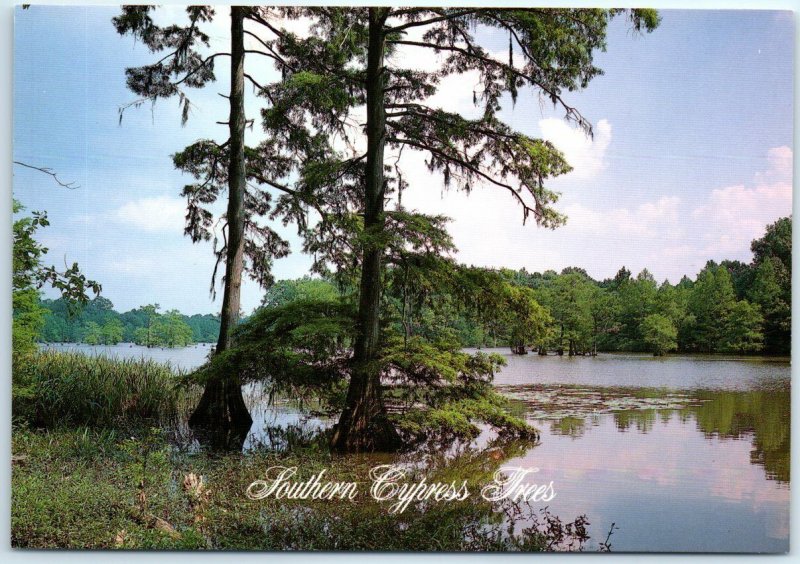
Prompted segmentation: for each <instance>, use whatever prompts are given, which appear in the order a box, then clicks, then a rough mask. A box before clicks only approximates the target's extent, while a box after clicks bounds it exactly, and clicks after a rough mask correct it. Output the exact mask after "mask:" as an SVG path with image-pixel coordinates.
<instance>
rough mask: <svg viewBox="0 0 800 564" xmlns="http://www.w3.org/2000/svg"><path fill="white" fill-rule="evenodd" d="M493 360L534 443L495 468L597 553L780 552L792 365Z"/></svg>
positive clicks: (680, 359)
mask: <svg viewBox="0 0 800 564" xmlns="http://www.w3.org/2000/svg"><path fill="white" fill-rule="evenodd" d="M48 348H55V349H60V350H78V351H81V352H84V353H86V354H106V355H109V356H117V357H124V358H132V357H133V358H137V357H146V358H153V359H155V360H159V361H163V362H167V361H168V362H170V363H171V364H172V366H175V367H177V368H181V369H185V370H188V369H191V368H193V367H195V366H198V365H200V364H202V362H203V361H204V359H205V357H206V355H207V354H208V351H209V347H208V346H197V347H189V348H186V349H179V350H169V349H147V348H144V347H137V346H135V345H133V346H131V345H127V344H126V345H117V346H114V347H99V346H98V347H90V346H85V345H55V346H50V347H48ZM492 352H498V353H500V354H503V355H504V356H505V358H506V360H507V362H508V365H507V366H506V367H505V368H503V370H502V371H501V372H500V373H499V374H498V375H497V377H496V379H495V383H496V385H497V386H498V387H499V388H500V390H501V391H502V392H503V393H504V394H506V395H508V396H509V397H510V398H512V406H513V409H514V410H515V412H517V413H519V414H520V415H523V416H524V417H526V418H527V419H528V420H529V421H530V422H531V423H532V424H533V425H535V426H536V427H537V428H538V429H539V430H540V432H541V440H540V442H539V444H537V445H535V446H533V447H532V448H530V449H528V450H527V451H526V452H525V453H524V454H523V455H522V456H519V457H517V458H514V459H511V460H508V461H507V462H506V463H504V466H520V467H525V468H534V467H535V468H538V469H539V471H538V472H537V473H536V474H534V475H533V476H532V477H531V480H532V481H533V482H535V483H547V482H549V481H551V480H552V481H553V486H554V490H555V491H556V497H555V498H554V499H553V500H552V501H550V502H549V503H548V505H549V507H550V510H551V511H552V512H553V513H555V514H557V515H559V516H560V517H561V518H562V520H564V521H571V520H572V519H574V518H575V517H577V516H578V515H580V514H586V515H587V517H588V518H589V521H590V523H591V526H590V527H589V532H590V534H591V536H592V545H593V546H595V547H596V543H597V542H598V541H602V540H604V539H605V536H606V534H607V532H608V531H609V528H610V527H611V525H612V523H614V524H615V526H616V527H618V529H617V530H615V531H614V534H613V536H612V537H611V545H612V548H613V550H614V551H618V552H625V551H670V552H680V551H709V552H739V551H743V552H781V551H786V550H788V548H789V540H788V538H789V500H790V483H789V482H790V480H789V461H790V457H789V443H790V427H789V423H790V364H789V360H788V359H774V358H757V357H724V356H669V357H666V358H653V357H652V356H649V355H638V354H601V355H599V356H597V357H594V358H592V357H577V358H568V357H557V356H547V357H539V356H537V355H526V356H513V355H511V354H509V352H508V350H507V349H492ZM253 411H254V421H255V422H254V424H253V428H252V429H251V436H250V438H249V439H248V442H247V443H246V445H245V447H246V448H247V447H248V446H251V445H254V444H257V443H259V442H261V443H264V442H266V443H269V442H270V441H274V438H272V437H271V436H268V435H269V434H271V433H273V432H274V428H275V427H276V426H281V425H286V424H304V425H307V426H311V427H323V426H325V425H326V424H328V423H329V422H326V421H320V420H317V419H312V418H307V417H303V416H301V415H300V414H299V413H298V412H297V411H296V410H293V409H292V408H291V407H290V406H289V405H287V404H285V403H284V404H279V405H278V406H276V407H274V408H269V409H264V408H262V409H254V410H253ZM479 440H481V439H479ZM592 545H590V546H589V548H590V549H591V548H592Z"/></svg>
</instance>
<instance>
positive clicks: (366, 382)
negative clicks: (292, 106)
mask: <svg viewBox="0 0 800 564" xmlns="http://www.w3.org/2000/svg"><path fill="white" fill-rule="evenodd" d="M387 13H388V10H387V9H386V8H370V9H369V51H368V55H367V76H366V94H367V162H366V178H365V182H364V230H365V232H366V233H367V234H368V235H373V237H369V238H368V242H367V243H365V245H364V249H363V262H362V267H361V288H360V289H361V293H360V298H359V304H358V319H357V324H358V325H357V329H358V335H357V337H356V342H355V346H354V351H353V353H354V355H353V356H354V358H353V361H354V362H353V370H352V374H351V376H350V387H349V388H348V390H347V401H346V404H345V408H344V411H343V412H342V415H341V417H340V418H339V422H338V423H337V425H336V427H335V428H334V431H333V436H332V439H331V446H332V447H333V448H334V449H335V450H339V451H346V452H359V451H373V450H383V451H388V450H396V449H397V448H399V446H400V444H401V443H400V437H399V435H398V434H397V431H396V430H395V429H394V427H393V426H392V425H391V423H390V422H389V420H388V419H387V417H386V409H385V406H384V404H383V399H382V395H381V382H380V373H379V370H378V366H377V365H376V363H375V359H376V356H377V353H378V350H379V349H378V346H379V337H380V300H381V274H382V267H381V258H382V255H383V247H382V246H381V245H380V244H379V243H377V242H376V241H375V237H374V236H375V235H379V234H381V233H382V232H383V230H384V226H385V220H384V215H383V199H384V192H385V180H384V175H383V152H384V145H385V143H386V115H385V106H384V104H385V101H384V92H383V89H384V83H385V81H386V78H385V75H384V69H383V58H384V51H385V47H386V44H385V41H386V37H385V35H384V29H383V26H384V22H385V21H386V16H387Z"/></svg>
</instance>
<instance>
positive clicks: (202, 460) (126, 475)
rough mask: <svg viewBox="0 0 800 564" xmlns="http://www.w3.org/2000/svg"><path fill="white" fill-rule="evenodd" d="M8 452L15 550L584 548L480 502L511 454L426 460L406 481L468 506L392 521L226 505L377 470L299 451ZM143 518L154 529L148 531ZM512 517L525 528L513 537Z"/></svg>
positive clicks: (575, 536)
mask: <svg viewBox="0 0 800 564" xmlns="http://www.w3.org/2000/svg"><path fill="white" fill-rule="evenodd" d="M12 448H13V452H14V455H15V456H19V457H24V459H25V463H24V464H20V465H18V466H15V467H14V471H13V473H12V487H11V496H12V499H11V545H12V546H13V547H14V548H18V549H54V548H70V549H123V550H137V549H161V550H187V549H211V550H265V551H278V550H339V551H341V550H358V551H365V550H370V551H379V550H382V551H386V550H392V551H402V550H417V551H466V552H475V551H488V550H492V551H495V550H497V551H528V552H530V551H547V550H570V549H571V550H580V549H581V547H583V546H584V544H585V543H586V542H587V541H588V540H589V537H588V535H587V534H586V525H587V519H586V518H585V517H579V518H578V519H576V521H574V522H565V521H562V520H559V519H558V518H557V517H556V516H554V515H550V514H548V513H546V512H537V511H536V509H535V508H533V507H531V506H529V505H527V504H525V503H513V504H512V503H509V502H507V501H506V502H502V503H491V502H487V501H485V500H483V499H482V498H481V497H480V495H479V493H478V492H479V491H480V488H481V487H483V486H484V485H485V484H487V483H488V482H489V481H490V480H491V479H492V476H493V474H494V472H495V471H497V469H498V468H499V467H500V466H502V464H503V463H504V462H505V461H507V460H509V459H510V458H512V457H514V456H519V455H520V454H521V449H520V448H519V447H517V446H516V445H514V444H510V443H501V444H499V445H492V446H491V448H490V449H489V450H480V449H468V450H465V451H464V452H462V453H461V454H459V455H458V456H457V457H456V458H445V457H444V456H441V455H434V456H432V457H427V459H426V466H425V469H424V471H419V472H416V471H414V470H410V472H411V474H410V475H409V476H408V480H409V481H410V482H416V481H419V480H420V479H421V478H422V477H423V476H424V477H425V479H426V481H429V482H441V483H448V484H449V483H451V482H453V483H455V484H461V483H462V482H463V481H466V482H467V484H468V487H469V489H470V492H471V494H472V495H471V496H470V497H469V498H467V499H466V500H463V501H453V502H439V503H431V502H425V501H421V502H417V501H415V502H412V503H411V504H410V505H409V507H408V508H407V509H406V511H404V512H403V513H398V514H393V513H390V512H389V511H388V506H387V503H385V502H383V503H382V502H377V501H375V500H373V499H372V498H371V497H370V496H369V495H368V493H367V492H366V491H365V490H364V488H363V487H361V489H360V496H359V498H358V500H357V502H354V503H349V502H348V503H330V502H329V501H313V500H312V501H310V500H288V499H281V500H275V499H271V498H270V499H265V500H261V501H258V502H247V503H239V504H236V507H233V508H232V505H231V500H233V499H239V498H241V497H242V495H243V490H244V488H246V485H247V484H249V483H251V482H252V481H253V480H256V479H259V478H263V472H264V469H265V468H269V467H270V466H276V465H281V466H286V467H293V466H296V467H298V469H299V474H298V476H297V478H298V480H307V479H308V478H310V477H311V475H312V474H317V473H319V472H320V471H321V470H323V469H325V471H326V479H329V480H333V481H345V482H350V481H356V482H361V483H362V484H363V481H364V477H365V476H367V475H368V472H369V470H370V468H371V466H372V465H374V463H375V462H374V459H373V458H367V457H331V456H330V455H329V454H328V453H325V452H320V451H313V450H302V449H299V450H297V451H292V452H289V453H281V454H276V453H274V452H267V451H255V452H251V453H248V454H246V455H244V454H241V453H235V454H229V455H226V456H220V455H219V454H210V453H206V452H202V451H201V452H198V453H192V454H185V453H180V452H178V451H176V450H174V449H170V448H169V447H168V446H167V445H166V444H165V443H164V441H163V437H160V436H159V435H158V434H154V433H152V432H151V431H150V430H149V429H146V428H145V429H140V430H139V429H137V430H133V431H132V432H130V433H126V434H124V435H123V434H115V433H113V432H108V431H103V430H97V429H64V428H59V429H54V430H46V431H43V432H33V431H29V430H25V429H19V430H17V431H16V432H15V433H14V437H13V447H12ZM423 472H424V474H423ZM190 474H193V475H194V476H202V480H203V482H202V483H203V489H202V494H203V495H202V497H200V498H198V496H196V495H194V492H195V491H196V490H191V489H188V488H184V487H182V484H183V483H184V480H185V479H186V478H187V477H188V476H189V475H190ZM64 476H68V477H69V479H64ZM176 486H177V487H176ZM142 494H144V502H145V504H144V506H145V511H144V512H142V511H141V505H142ZM198 499H201V500H202V502H201V503H198V502H197V500H198ZM143 513H144V515H148V514H149V515H152V516H158V518H159V519H161V521H155V520H154V519H143V518H142V517H143ZM508 515H513V516H514V517H515V519H517V520H518V521H519V523H520V524H519V525H518V526H516V527H515V526H513V525H511V524H510V523H509V522H508V520H507V516H508ZM523 523H524V525H523Z"/></svg>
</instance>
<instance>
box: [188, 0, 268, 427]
mask: <svg viewBox="0 0 800 564" xmlns="http://www.w3.org/2000/svg"><path fill="white" fill-rule="evenodd" d="M245 9H246V8H244V7H241V6H232V7H231V92H230V119H229V128H230V142H229V146H230V163H229V165H228V212H227V221H228V242H227V244H228V246H227V256H226V260H225V288H224V291H223V298H222V313H221V323H220V329H219V338H218V340H217V348H216V352H215V354H219V353H221V352H222V351H224V350H226V349H228V348H229V347H230V344H231V343H230V334H231V331H232V330H233V328H234V327H236V325H237V323H238V322H239V308H240V302H241V288H242V271H243V267H244V191H245V161H244V128H245V115H244V10H245ZM252 422H253V420H252V418H251V417H250V413H249V411H248V410H247V406H246V405H245V403H244V397H243V396H242V386H241V382H240V380H239V376H238V374H230V375H228V376H227V377H225V378H223V379H213V380H210V381H209V382H207V383H206V387H205V389H204V390H203V396H202V397H201V398H200V403H199V404H198V405H197V408H195V410H194V413H192V416H191V418H190V419H189V425H190V426H192V427H201V428H206V429H208V430H213V431H230V430H234V429H235V430H241V429H243V430H244V431H245V432H246V431H247V430H248V429H249V428H250V425H251V424H252Z"/></svg>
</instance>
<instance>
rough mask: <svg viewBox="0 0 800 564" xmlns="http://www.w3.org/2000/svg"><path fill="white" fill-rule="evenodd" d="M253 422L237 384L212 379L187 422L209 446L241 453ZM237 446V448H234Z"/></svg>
mask: <svg viewBox="0 0 800 564" xmlns="http://www.w3.org/2000/svg"><path fill="white" fill-rule="evenodd" d="M252 424H253V418H252V417H251V416H250V411H249V410H248V409H247V405H245V403H244V397H242V387H241V385H240V384H239V382H238V380H234V379H231V378H227V379H224V380H223V379H211V380H209V381H208V382H206V386H205V389H204V390H203V395H202V397H201V398H200V402H199V403H198V405H197V407H196V408H195V410H194V413H192V416H191V417H190V418H189V427H191V428H192V430H193V431H195V433H196V434H197V435H198V437H199V438H201V442H204V441H202V438H206V439H207V442H209V444H210V446H212V447H214V448H217V449H219V448H224V449H233V450H241V448H242V444H243V443H244V438H245V437H246V436H247V432H248V431H249V429H250V426H251V425H252ZM237 445H238V446H237Z"/></svg>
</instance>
